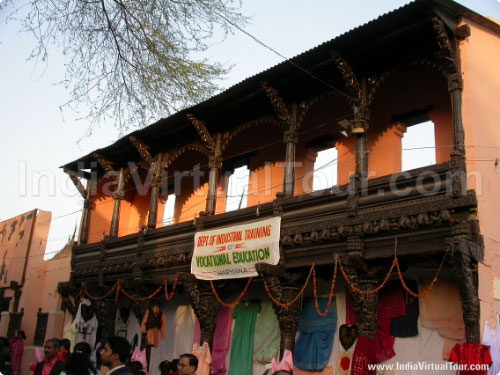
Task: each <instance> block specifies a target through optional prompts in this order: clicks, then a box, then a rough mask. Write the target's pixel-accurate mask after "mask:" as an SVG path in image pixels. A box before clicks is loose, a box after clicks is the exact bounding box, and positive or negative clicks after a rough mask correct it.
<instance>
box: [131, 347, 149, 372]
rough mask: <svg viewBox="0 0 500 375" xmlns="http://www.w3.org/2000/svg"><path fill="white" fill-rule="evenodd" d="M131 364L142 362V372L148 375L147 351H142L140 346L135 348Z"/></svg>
mask: <svg viewBox="0 0 500 375" xmlns="http://www.w3.org/2000/svg"><path fill="white" fill-rule="evenodd" d="M130 361H131V362H140V364H141V365H142V371H144V374H145V375H147V374H148V361H147V359H146V350H145V349H144V350H141V349H140V348H139V345H138V346H136V347H135V349H134V352H133V353H132V357H131V358H130Z"/></svg>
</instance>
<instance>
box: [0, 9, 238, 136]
mask: <svg viewBox="0 0 500 375" xmlns="http://www.w3.org/2000/svg"><path fill="white" fill-rule="evenodd" d="M11 3H12V4H13V5H14V6H18V8H16V9H15V11H14V12H13V13H12V14H11V17H10V19H16V14H18V11H19V7H20V6H19V5H18V3H17V2H14V1H13V0H12V1H11ZM3 6H5V3H4V4H3ZM22 6H26V7H28V9H29V10H28V14H27V17H23V18H22V19H18V21H20V22H21V24H22V30H23V31H27V32H31V33H32V34H33V35H34V37H35V38H36V40H37V45H36V47H35V48H34V49H33V51H32V54H31V56H30V58H32V59H34V60H36V61H38V60H42V61H44V60H46V59H47V57H48V52H47V51H48V49H47V47H48V46H49V45H50V44H52V43H53V44H55V45H57V46H58V47H60V48H62V50H63V53H64V55H65V56H66V59H67V60H66V74H65V80H64V82H63V83H64V85H65V87H66V88H67V89H68V90H69V92H70V94H71V100H70V101H69V102H67V103H65V104H63V107H64V106H66V107H70V108H74V109H80V108H88V111H86V112H85V113H84V115H83V117H84V118H86V119H89V120H90V124H91V125H90V127H89V132H91V131H92V128H93V126H94V125H95V124H97V123H99V122H109V121H110V119H111V120H112V122H114V124H115V126H117V127H118V128H119V129H120V130H121V131H122V132H123V131H126V130H128V129H129V128H131V127H141V126H145V125H147V124H149V123H151V122H152V121H155V120H158V119H159V118H160V117H165V116H167V115H169V114H172V113H173V112H175V111H178V110H179V109H181V108H183V107H186V106H189V105H192V104H194V103H197V102H199V101H202V100H204V99H206V98H208V97H210V96H211V95H213V94H214V92H216V91H217V89H218V87H217V85H216V84H215V83H214V81H215V80H216V79H217V78H219V77H221V76H222V75H223V74H225V73H226V72H227V69H226V68H225V67H224V66H222V65H221V64H220V63H217V62H216V63H211V62H209V61H207V60H206V59H196V58H193V54H195V55H196V54H197V53H199V52H203V51H206V49H207V48H208V43H210V42H213V38H214V37H217V38H223V37H225V36H226V35H227V33H228V32H231V27H232V25H243V24H245V23H246V21H247V19H246V18H245V17H244V16H243V15H242V14H241V13H239V11H238V10H239V8H240V6H241V4H240V3H239V2H238V3H236V4H234V0H64V1H54V0H28V1H27V3H26V4H24V5H22ZM82 104H84V105H83V106H82Z"/></svg>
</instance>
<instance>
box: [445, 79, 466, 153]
mask: <svg viewBox="0 0 500 375" xmlns="http://www.w3.org/2000/svg"><path fill="white" fill-rule="evenodd" d="M462 90H463V81H462V75H461V74H460V72H456V73H452V74H450V75H449V76H448V91H449V92H450V96H451V116H452V121H453V141H454V144H455V151H458V152H460V153H461V154H465V145H464V143H465V135H464V126H463V123H462Z"/></svg>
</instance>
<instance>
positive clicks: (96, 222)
mask: <svg viewBox="0 0 500 375" xmlns="http://www.w3.org/2000/svg"><path fill="white" fill-rule="evenodd" d="M110 184H111V181H110V180H108V179H104V178H103V179H101V180H100V181H99V183H98V185H97V188H96V194H95V196H94V197H93V198H92V203H93V204H92V208H91V209H90V217H89V236H88V243H94V242H100V241H101V240H102V235H103V234H105V235H108V234H109V227H110V225H111V218H112V216H113V207H114V200H113V197H111V196H110V195H107V194H104V192H103V188H104V187H106V186H108V187H109V186H110Z"/></svg>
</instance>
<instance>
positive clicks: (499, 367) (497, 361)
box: [483, 320, 500, 375]
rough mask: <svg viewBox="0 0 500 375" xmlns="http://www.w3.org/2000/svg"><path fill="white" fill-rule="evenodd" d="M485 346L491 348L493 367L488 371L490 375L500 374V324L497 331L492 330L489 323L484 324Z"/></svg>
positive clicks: (496, 328)
mask: <svg viewBox="0 0 500 375" xmlns="http://www.w3.org/2000/svg"><path fill="white" fill-rule="evenodd" d="M483 344H484V345H488V346H489V347H490V354H491V359H492V361H493V365H492V366H491V367H490V369H489V370H488V375H497V374H499V373H500V322H499V323H497V325H496V327H495V329H491V328H490V324H489V322H488V321H487V320H486V321H485V322H484V329H483Z"/></svg>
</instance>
